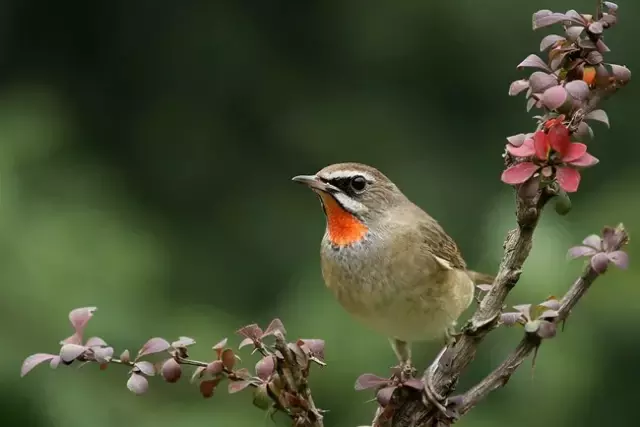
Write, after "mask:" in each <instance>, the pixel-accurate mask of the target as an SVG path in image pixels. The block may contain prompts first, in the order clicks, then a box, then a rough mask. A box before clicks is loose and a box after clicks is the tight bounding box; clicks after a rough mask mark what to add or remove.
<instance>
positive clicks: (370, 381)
mask: <svg viewBox="0 0 640 427" xmlns="http://www.w3.org/2000/svg"><path fill="white" fill-rule="evenodd" d="M389 382H390V380H389V379H388V378H382V377H379V376H377V375H374V374H362V375H360V376H359V377H358V379H357V380H356V385H355V389H356V390H358V391H360V390H367V389H370V388H376V387H380V386H385V385H387V384H389Z"/></svg>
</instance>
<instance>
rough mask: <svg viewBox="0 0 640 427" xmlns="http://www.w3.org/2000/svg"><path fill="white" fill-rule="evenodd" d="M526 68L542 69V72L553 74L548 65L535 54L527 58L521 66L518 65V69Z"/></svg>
mask: <svg viewBox="0 0 640 427" xmlns="http://www.w3.org/2000/svg"><path fill="white" fill-rule="evenodd" d="M524 67H532V68H540V69H542V70H545V71H548V72H551V69H550V68H549V66H548V65H547V63H546V62H544V61H543V60H542V59H541V58H540V57H539V56H538V55H534V54H533V53H532V54H531V55H529V56H527V57H526V58H525V59H524V61H522V62H521V63H520V64H518V67H517V68H524Z"/></svg>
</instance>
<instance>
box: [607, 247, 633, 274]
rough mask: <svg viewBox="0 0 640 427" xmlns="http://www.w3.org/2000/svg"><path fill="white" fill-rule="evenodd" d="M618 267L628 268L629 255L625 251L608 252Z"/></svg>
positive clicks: (610, 258)
mask: <svg viewBox="0 0 640 427" xmlns="http://www.w3.org/2000/svg"><path fill="white" fill-rule="evenodd" d="M607 256H608V257H609V260H610V261H611V262H612V263H614V264H615V265H616V267H618V268H621V269H623V270H626V269H627V267H629V255H627V253H626V252H624V251H613V252H610V253H608V254H607Z"/></svg>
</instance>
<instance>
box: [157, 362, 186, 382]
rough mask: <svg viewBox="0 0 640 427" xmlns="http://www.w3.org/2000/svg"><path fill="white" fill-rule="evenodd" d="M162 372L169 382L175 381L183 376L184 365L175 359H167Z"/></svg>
mask: <svg viewBox="0 0 640 427" xmlns="http://www.w3.org/2000/svg"><path fill="white" fill-rule="evenodd" d="M160 373H161V374H162V378H164V379H165V381H167V382H168V383H175V382H176V381H178V380H179V379H180V377H181V376H182V367H181V366H180V364H179V363H178V362H176V360H175V359H173V358H171V359H167V360H165V362H164V363H163V364H162V368H161V370H160Z"/></svg>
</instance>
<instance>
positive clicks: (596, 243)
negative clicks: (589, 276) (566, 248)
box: [582, 234, 602, 251]
mask: <svg viewBox="0 0 640 427" xmlns="http://www.w3.org/2000/svg"><path fill="white" fill-rule="evenodd" d="M582 244H583V245H585V246H590V247H592V248H594V249H596V250H597V251H602V237H600V236H598V235H597V234H591V235H589V236H587V237H585V238H584V239H583V240H582Z"/></svg>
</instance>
